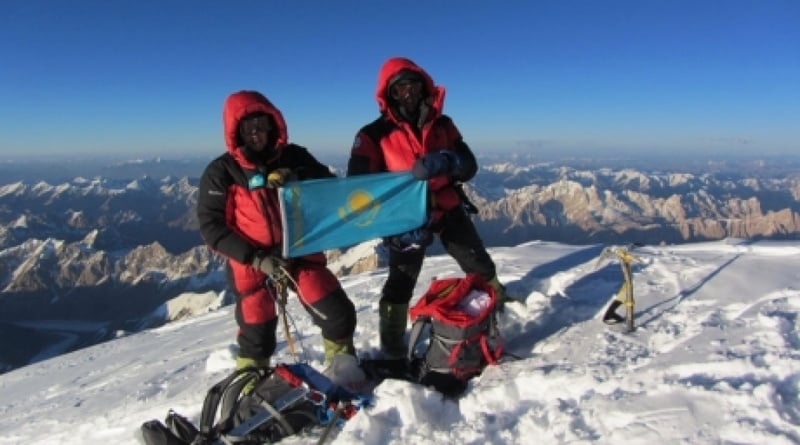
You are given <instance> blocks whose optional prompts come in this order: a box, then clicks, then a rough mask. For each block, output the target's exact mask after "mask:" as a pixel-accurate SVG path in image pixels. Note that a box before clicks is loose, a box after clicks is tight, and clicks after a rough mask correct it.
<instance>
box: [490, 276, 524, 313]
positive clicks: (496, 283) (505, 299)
mask: <svg viewBox="0 0 800 445" xmlns="http://www.w3.org/2000/svg"><path fill="white" fill-rule="evenodd" d="M486 284H488V285H489V286H491V288H492V289H494V293H495V295H497V310H498V311H500V312H502V311H503V308H504V306H505V304H506V303H511V302H519V301H518V300H515V299H513V298H511V297H509V296H508V293H507V292H506V287H505V286H503V284H502V283H500V280H499V279H497V275H495V276H494V277H492V279H491V280H489V281H487V282H486Z"/></svg>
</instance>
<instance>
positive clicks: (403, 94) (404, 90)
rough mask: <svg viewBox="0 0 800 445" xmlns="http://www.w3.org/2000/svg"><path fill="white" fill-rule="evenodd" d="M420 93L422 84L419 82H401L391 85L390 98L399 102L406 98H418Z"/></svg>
mask: <svg viewBox="0 0 800 445" xmlns="http://www.w3.org/2000/svg"><path fill="white" fill-rule="evenodd" d="M421 93H422V82H420V81H419V80H401V81H399V82H397V83H395V84H394V85H392V90H391V94H392V98H393V99H394V100H401V99H405V98H407V97H419V96H420V94H421Z"/></svg>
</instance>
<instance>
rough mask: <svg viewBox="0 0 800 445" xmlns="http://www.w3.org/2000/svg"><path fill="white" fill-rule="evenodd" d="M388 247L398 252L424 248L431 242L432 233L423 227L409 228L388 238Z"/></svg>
mask: <svg viewBox="0 0 800 445" xmlns="http://www.w3.org/2000/svg"><path fill="white" fill-rule="evenodd" d="M388 241H389V247H390V248H392V249H394V250H397V251H399V252H409V251H412V250H419V249H424V248H426V247H428V246H430V245H431V243H432V242H433V233H431V231H430V230H428V229H425V228H419V229H414V230H410V231H408V232H405V233H401V234H399V235H394V236H390V237H389V238H388Z"/></svg>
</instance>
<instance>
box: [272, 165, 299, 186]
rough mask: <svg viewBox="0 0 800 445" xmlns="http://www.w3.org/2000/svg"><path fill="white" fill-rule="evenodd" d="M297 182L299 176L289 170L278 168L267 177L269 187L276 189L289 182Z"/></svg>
mask: <svg viewBox="0 0 800 445" xmlns="http://www.w3.org/2000/svg"><path fill="white" fill-rule="evenodd" d="M295 180H297V176H296V175H295V174H294V172H292V170H291V169H288V168H276V169H275V170H272V171H271V172H269V174H268V175H267V187H269V188H272V189H276V188H278V187H283V185H284V184H286V183H287V182H289V181H295Z"/></svg>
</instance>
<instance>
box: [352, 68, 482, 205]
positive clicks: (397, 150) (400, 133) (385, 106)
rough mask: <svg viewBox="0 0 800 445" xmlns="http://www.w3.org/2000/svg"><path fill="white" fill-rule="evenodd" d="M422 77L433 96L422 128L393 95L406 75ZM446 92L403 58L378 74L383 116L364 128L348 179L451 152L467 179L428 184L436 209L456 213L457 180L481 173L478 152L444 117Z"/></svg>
mask: <svg viewBox="0 0 800 445" xmlns="http://www.w3.org/2000/svg"><path fill="white" fill-rule="evenodd" d="M405 70H407V71H412V72H414V73H417V74H419V75H420V76H421V77H422V79H423V81H424V87H425V91H426V92H427V95H428V97H427V98H426V99H425V100H424V107H425V108H426V110H425V112H426V113H427V118H426V119H425V121H424V123H423V125H422V127H421V128H419V129H415V128H414V127H413V126H412V124H410V123H408V122H406V121H404V120H403V119H401V118H400V117H399V116H398V114H397V113H396V111H395V110H394V109H393V107H392V104H391V101H390V99H389V93H388V91H387V89H388V84H389V80H390V79H392V77H394V76H395V75H396V74H398V73H399V72H400V71H405ZM444 96H445V89H444V87H442V86H436V85H434V83H433V79H432V78H431V77H430V76H429V75H428V73H426V72H425V70H423V69H422V68H420V67H419V66H418V65H417V64H415V63H414V62H412V61H411V60H408V59H406V58H402V57H394V58H391V59H389V60H387V61H386V62H385V63H384V64H383V66H381V69H380V72H379V74H378V85H377V88H376V91H375V98H376V99H377V101H378V108H379V110H380V113H381V117H379V118H378V119H376V120H375V121H373V122H372V123H370V124H368V125H366V126H364V127H363V128H361V130H359V132H358V134H357V135H356V138H355V141H354V142H353V147H352V149H351V152H350V161H349V163H348V167H347V175H348V176H352V175H360V174H366V173H377V172H384V171H405V170H411V167H412V166H413V165H414V162H415V161H416V160H417V159H419V158H421V157H423V156H425V155H426V154H428V153H432V152H436V151H440V150H451V151H454V152H456V154H458V156H459V158H460V159H461V176H459V177H455V178H453V177H449V176H447V175H441V176H436V177H433V178H430V179H429V180H428V188H429V190H431V198H432V199H431V201H432V202H431V207H432V210H434V215H435V214H436V213H437V212H435V211H436V210H440V211H441V210H450V209H453V208H455V207H456V206H458V205H459V204H460V203H461V202H462V201H461V195H460V194H459V193H458V192H457V191H456V188H455V187H454V186H455V183H456V182H465V181H468V180H470V179H472V178H473V177H474V176H475V173H476V172H477V170H478V167H477V162H476V160H475V156H474V155H473V153H472V150H470V148H469V147H468V146H467V144H466V143H464V141H463V139H462V137H461V133H460V132H459V131H458V128H456V126H455V124H454V123H453V121H452V120H451V119H450V117H448V116H447V115H444V114H443V113H442V109H443V107H444Z"/></svg>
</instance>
